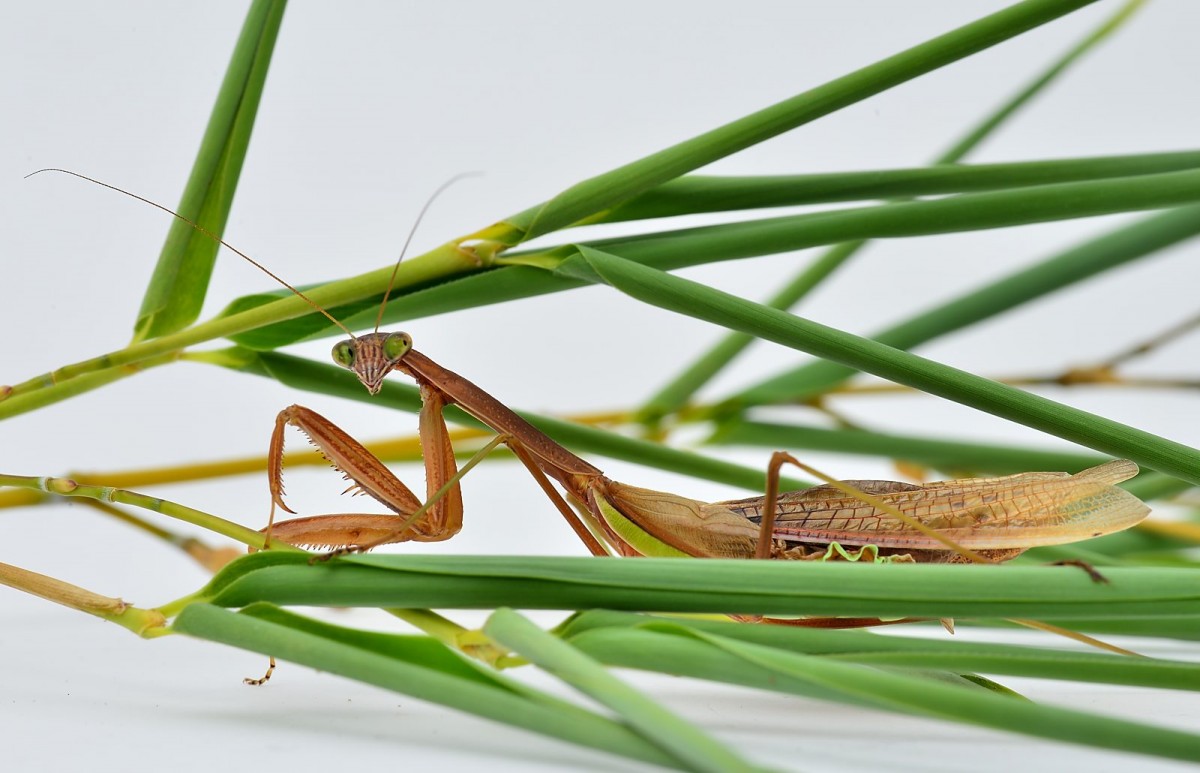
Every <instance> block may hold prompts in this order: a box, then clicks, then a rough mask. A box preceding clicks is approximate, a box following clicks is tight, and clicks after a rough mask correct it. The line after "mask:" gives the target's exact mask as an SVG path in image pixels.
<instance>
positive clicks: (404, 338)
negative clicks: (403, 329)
mask: <svg viewBox="0 0 1200 773" xmlns="http://www.w3.org/2000/svg"><path fill="white" fill-rule="evenodd" d="M411 348H412V336H410V335H409V334H408V333H392V334H391V335H389V336H388V337H387V339H386V340H384V342H383V355H384V356H385V357H387V358H388V359H389V360H398V359H400V358H401V357H403V356H404V355H405V354H407V353H408V350H409V349H411Z"/></svg>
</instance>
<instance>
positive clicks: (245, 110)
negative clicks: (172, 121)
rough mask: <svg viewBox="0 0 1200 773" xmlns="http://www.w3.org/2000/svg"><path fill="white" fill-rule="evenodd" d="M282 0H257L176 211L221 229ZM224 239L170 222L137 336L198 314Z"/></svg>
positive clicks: (216, 230) (159, 331)
mask: <svg viewBox="0 0 1200 773" xmlns="http://www.w3.org/2000/svg"><path fill="white" fill-rule="evenodd" d="M286 5H287V4H286V2H285V1H284V0H257V1H256V2H255V3H254V4H253V5H252V6H251V7H250V10H249V12H248V13H247V14H246V22H245V24H244V26H243V27H242V33H241V35H240V36H239V38H238V42H237V45H236V46H235V48H234V52H233V57H232V59H231V60H230V62H229V68H228V69H227V70H226V72H225V79H224V81H223V82H222V84H221V89H220V91H219V92H218V95H217V101H216V104H215V105H214V106H213V110H212V114H211V115H210V117H209V121H208V127H207V128H206V129H205V131H204V137H203V139H202V140H201V142H200V150H199V152H198V153H197V155H196V160H195V163H194V164H193V166H192V171H191V174H190V175H189V177H188V181H187V185H186V186H185V188H184V193H183V198H182V199H181V200H180V202H179V207H178V209H177V211H178V212H179V213H180V214H181V215H182V216H183V217H185V218H187V219H188V220H191V221H193V222H196V223H199V224H200V225H201V226H203V227H204V228H206V229H207V230H208V231H210V232H212V233H214V234H218V235H220V234H221V233H222V232H223V231H224V230H225V222H226V220H227V219H228V218H229V210H230V208H231V207H232V206H233V196H234V191H235V189H236V188H237V183H238V178H239V176H240V175H241V171H242V162H243V161H244V160H245V158H246V149H247V147H248V146H249V144H250V134H251V131H252V129H253V127H254V118H255V115H256V114H257V112H258V105H259V101H260V99H261V97H262V91H263V84H264V82H265V81H266V78H267V69H268V67H269V66H270V62H271V53H272V51H273V50H274V48H275V40H276V38H277V37H278V35H279V25H280V23H281V22H282V21H283V11H284V8H285V7H286ZM219 248H220V245H219V244H217V243H216V242H215V241H213V240H212V239H210V238H209V237H208V236H207V235H205V234H203V233H201V232H199V231H197V230H196V229H194V228H192V227H191V226H190V225H189V224H188V223H185V222H183V221H182V220H178V219H176V220H175V221H174V222H172V223H171V228H170V230H169V231H168V233H167V239H166V243H165V244H163V249H162V253H161V254H160V255H159V258H158V264H157V265H156V266H155V269H154V274H153V275H152V276H151V278H150V283H149V286H148V287H147V288H146V294H145V296H144V297H143V299H142V308H141V311H139V312H138V318H137V322H136V324H135V325H134V336H133V340H134V342H137V341H141V340H144V339H146V338H154V337H157V336H160V335H163V334H165V333H174V332H176V331H177V330H180V329H181V328H184V327H186V326H187V325H189V324H191V323H192V322H194V321H195V320H196V318H197V317H198V316H199V315H200V308H201V306H202V305H203V304H204V296H205V292H206V290H207V288H208V280H209V277H210V275H211V274H212V269H213V263H214V262H215V260H216V257H217V251H218V249H219Z"/></svg>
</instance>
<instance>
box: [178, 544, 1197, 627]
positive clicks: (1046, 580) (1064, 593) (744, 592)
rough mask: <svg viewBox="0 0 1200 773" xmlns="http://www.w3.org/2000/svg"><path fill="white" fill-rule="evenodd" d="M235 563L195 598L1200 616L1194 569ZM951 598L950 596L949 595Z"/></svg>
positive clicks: (547, 561) (463, 560) (414, 558)
mask: <svg viewBox="0 0 1200 773" xmlns="http://www.w3.org/2000/svg"><path fill="white" fill-rule="evenodd" d="M274 553H275V551H267V556H268V557H267V558H260V556H262V555H263V554H262V553H256V554H254V555H250V556H246V557H243V558H241V559H238V560H237V561H235V562H234V563H232V564H230V565H229V566H228V567H226V568H225V569H224V570H223V571H222V572H221V573H219V574H217V576H216V577H214V578H213V581H212V583H210V585H209V587H207V588H206V589H204V590H203V591H202V592H201V593H200V594H199V595H197V596H196V598H197V599H200V600H204V601H207V602H210V603H213V604H216V605H218V606H227V607H241V606H245V605H247V604H252V603H254V602H257V601H265V602H269V603H272V604H281V605H294V604H304V605H312V606H371V607H400V608H420V609H495V608H497V607H500V606H512V607H515V608H520V609H569V610H578V609H592V608H601V609H623V610H632V611H644V610H660V611H664V612H688V613H707V614H747V615H753V614H762V615H772V616H779V615H793V616H794V615H803V616H820V617H825V616H836V617H882V618H890V619H895V618H900V617H927V618H935V619H940V618H956V619H958V618H1021V619H1043V618H1049V619H1055V620H1070V619H1071V618H1083V619H1102V618H1103V619H1120V618H1138V617H1155V616H1165V615H1172V616H1176V617H1192V618H1197V617H1200V582H1197V581H1196V577H1197V573H1196V572H1195V571H1194V570H1190V569H1169V568H1140V567H1139V568H1129V567H1112V568H1111V569H1106V571H1105V575H1106V577H1107V579H1108V580H1109V581H1110V582H1109V584H1098V583H1095V582H1094V581H1093V580H1092V579H1091V578H1090V577H1089V576H1088V575H1087V574H1086V573H1085V572H1083V571H1080V570H1079V569H1077V568H1075V567H1048V566H996V567H978V566H974V567H969V568H965V567H962V566H954V565H937V564H909V565H894V564H865V565H864V564H850V563H846V562H826V563H820V562H809V561H739V560H732V559H729V560H722V559H704V560H703V561H699V560H696V559H679V558H638V559H636V560H611V561H608V560H606V561H597V560H594V559H592V558H582V557H580V558H548V557H542V556H516V557H511V556H435V555H399V554H393V555H382V554H368V555H363V556H353V557H346V558H341V559H338V560H335V561H330V562H326V563H321V564H316V565H309V563H308V558H307V556H305V555H304V554H301V553H292V554H289V555H286V556H285V555H284V554H283V553H278V554H275V555H271V554H274ZM946 588H954V589H955V592H954V594H947V593H946Z"/></svg>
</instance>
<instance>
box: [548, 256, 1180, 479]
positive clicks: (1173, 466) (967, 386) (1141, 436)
mask: <svg viewBox="0 0 1200 773" xmlns="http://www.w3.org/2000/svg"><path fill="white" fill-rule="evenodd" d="M561 270H562V271H567V272H571V275H572V276H574V277H576V278H581V279H582V278H588V279H590V280H591V281H597V282H604V283H606V284H610V285H612V286H613V287H615V288H616V289H618V290H620V291H621V292H624V293H626V294H628V295H630V296H632V297H634V298H637V299H638V300H641V301H643V302H646V303H650V304H652V305H655V306H659V307H662V308H665V309H668V310H670V311H674V312H678V313H682V314H687V315H689V316H692V317H696V318H698V319H704V320H707V321H709V322H713V323H715V324H718V325H722V326H724V327H728V328H730V329H733V330H741V331H742V332H745V333H751V334H753V335H757V336H759V337H760V338H764V339H767V340H769V341H774V342H776V343H779V344H783V345H784V346H790V347H792V348H795V349H800V350H801V351H806V352H808V353H809V354H815V355H817V356H818V357H824V358H826V359H831V360H835V361H837V362H841V363H842V364H844V365H849V366H851V367H854V368H857V369H859V370H864V371H867V372H869V373H874V374H875V375H877V376H880V377H882V378H885V379H889V380H891V381H895V382H896V383H900V384H905V385H906V386H911V387H913V388H915V389H919V390H921V391H923V392H928V393H930V394H933V395H937V396H939V397H944V398H946V399H949V400H954V401H955V402H959V403H962V404H963V405H968V406H970V407H972V408H976V409H978V410H981V411H986V412H988V413H991V414H994V415H996V416H1000V417H1002V418H1005V419H1009V420H1010V421H1014V422H1017V423H1019V424H1024V425H1025V426H1028V427H1032V428H1034V429H1038V430H1041V431H1043V432H1047V433H1049V434H1052V435H1055V436H1057V437H1060V438H1063V439H1064V440H1070V441H1072V442H1075V443H1079V444H1080V445H1083V446H1087V447H1088V448H1094V449H1096V450H1098V451H1102V452H1104V453H1108V454H1113V455H1116V456H1120V457H1124V458H1127V459H1132V460H1133V461H1135V462H1137V463H1138V464H1141V465H1144V466H1146V467H1149V468H1151V469H1155V470H1158V471H1159V472H1164V473H1166V474H1168V475H1173V476H1175V477H1177V478H1180V479H1182V480H1186V481H1189V482H1191V483H1194V484H1196V483H1200V451H1197V450H1196V449H1194V448H1191V447H1190V446H1185V445H1183V444H1182V443H1175V442H1173V441H1170V440H1167V439H1165V438H1162V437H1159V436H1157V435H1153V434H1151V433H1149V432H1145V431H1143V430H1139V429H1136V428H1134V427H1130V426H1128V425H1125V424H1121V423H1119V422H1115V421H1111V420H1109V419H1105V418H1104V417H1102V416H1097V415H1095V414H1091V413H1088V412H1086V411H1080V410H1078V409H1075V408H1071V407H1069V406H1066V405H1063V404H1061V403H1056V402H1054V401H1053V400H1047V399H1045V398H1043V397H1038V396H1036V395H1032V394H1029V393H1027V392H1023V391H1021V390H1019V389H1014V388H1012V387H1009V386H1005V385H1003V384H999V383H997V382H995V381H991V380H989V379H986V378H983V377H981V376H976V375H974V374H971V373H967V372H965V371H961V370H958V369H956V368H951V367H949V366H946V365H942V364H940V363H936V362H933V361H931V360H927V359H925V358H923V357H918V356H916V355H914V354H909V353H908V352H903V351H900V350H898V349H893V348H891V347H889V346H885V345H883V344H880V343H878V342H875V341H871V340H870V339H866V338H862V337H859V336H856V335H852V334H850V333H846V332H843V331H840V330H835V329H833V328H830V327H826V326H824V325H820V324H817V323H815V322H812V321H809V320H806V319H802V318H800V317H796V316H793V315H791V314H788V313H787V312H784V311H779V310H778V309H772V308H769V307H766V306H763V305H761V304H757V303H753V302H751V301H747V300H745V299H743V298H738V297H736V296H733V295H729V294H728V293H723V292H721V291H720V290H715V289H713V288H711V287H707V286H705V285H702V284H700V283H698V282H691V281H688V280H685V279H681V278H679V277H675V276H671V275H670V274H666V273H664V272H661V271H656V270H654V269H652V268H649V267H646V266H643V265H640V264H638V263H634V262H633V261H629V260H625V259H623V258H619V257H616V256H614V255H609V254H607V253H603V252H600V251H598V250H593V249H590V248H587V247H583V246H581V247H580V258H579V259H578V260H576V259H573V260H572V261H571V262H570V263H568V264H564V266H563V268H562V269H561Z"/></svg>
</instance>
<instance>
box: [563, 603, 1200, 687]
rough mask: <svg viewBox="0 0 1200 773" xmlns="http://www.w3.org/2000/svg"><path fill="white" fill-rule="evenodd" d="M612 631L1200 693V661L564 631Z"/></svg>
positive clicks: (630, 621) (826, 633) (658, 623)
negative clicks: (711, 639) (732, 642)
mask: <svg viewBox="0 0 1200 773" xmlns="http://www.w3.org/2000/svg"><path fill="white" fill-rule="evenodd" d="M609 628H623V629H627V628H639V629H645V630H649V631H660V632H667V633H671V632H673V631H677V630H678V629H680V628H686V629H691V630H696V631H701V632H704V633H708V634H713V635H718V636H723V637H726V638H729V639H736V640H737V641H743V642H748V643H751V644H759V645H762V646H766V647H774V648H776V649H781V650H784V651H787V652H795V653H798V654H803V655H820V656H825V657H831V658H835V659H837V660H839V661H846V662H852V663H859V664H862V665H875V666H902V667H905V668H917V669H920V668H924V669H941V670H948V671H960V672H962V671H982V672H985V673H989V674H1003V675H1005V676H1026V677H1036V678H1041V679H1069V680H1072V681H1077V682H1096V683H1101V684H1121V685H1137V686H1141V687H1156V688H1161V689H1166V690H1194V691H1200V664H1196V663H1188V662H1184V661H1174V660H1160V659H1157V658H1131V657H1126V656H1122V655H1110V654H1107V653H1099V652H1073V651H1067V650H1062V649H1049V648H1042V647H1028V646H1018V645H1013V644H992V643H987V642H963V641H959V640H956V639H951V638H948V637H945V638H928V639H926V638H913V637H908V636H880V635H878V634H875V633H872V632H869V631H864V630H822V629H819V628H799V627H792V626H780V625H747V624H745V623H734V622H731V621H721V620H689V619H681V618H664V617H654V616H650V615H636V614H630V613H623V612H609V611H589V612H583V613H580V614H579V615H576V616H575V617H574V618H572V619H571V620H570V621H568V622H567V623H564V624H563V625H561V626H560V627H559V628H558V629H557V633H558V634H559V635H560V636H563V637H564V638H566V639H567V640H568V641H574V640H575V637H577V636H579V635H581V634H583V633H585V632H587V631H592V630H597V629H609Z"/></svg>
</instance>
